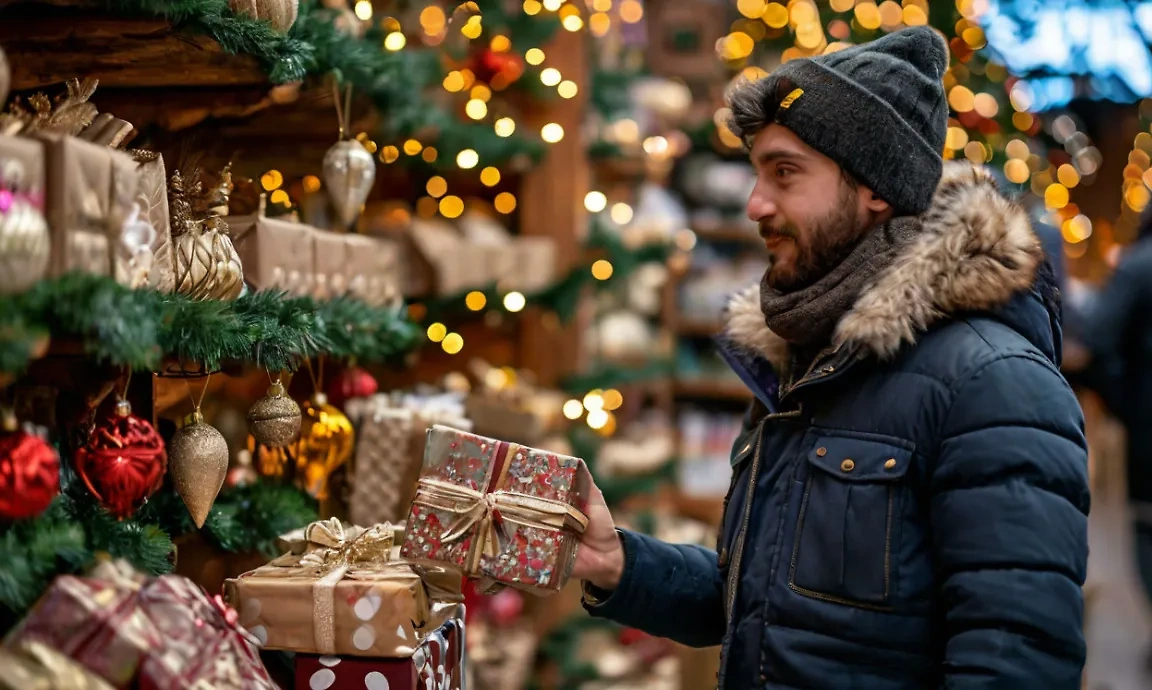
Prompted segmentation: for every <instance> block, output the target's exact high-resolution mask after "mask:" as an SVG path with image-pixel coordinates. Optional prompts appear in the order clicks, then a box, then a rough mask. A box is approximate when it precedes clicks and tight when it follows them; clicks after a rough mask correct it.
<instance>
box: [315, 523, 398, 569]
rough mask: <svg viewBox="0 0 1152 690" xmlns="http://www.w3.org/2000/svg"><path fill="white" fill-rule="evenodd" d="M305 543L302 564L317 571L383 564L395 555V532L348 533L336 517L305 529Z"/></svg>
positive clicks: (376, 528)
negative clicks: (393, 549)
mask: <svg viewBox="0 0 1152 690" xmlns="http://www.w3.org/2000/svg"><path fill="white" fill-rule="evenodd" d="M304 541H305V547H304V554H303V555H302V556H300V560H299V564H300V565H302V566H312V567H317V568H326V569H330V568H351V567H352V566H376V565H383V564H385V563H387V562H388V560H389V557H390V555H391V552H392V530H391V529H389V528H388V527H387V526H386V525H373V526H372V527H369V528H367V529H364V530H360V529H359V528H353V529H352V530H351V531H349V532H345V530H344V525H343V524H342V523H341V522H340V520H338V519H336V518H329V519H327V520H317V521H316V522H313V523H312V524H310V525H308V527H306V528H305V529H304Z"/></svg>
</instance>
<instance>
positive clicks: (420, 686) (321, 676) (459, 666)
mask: <svg viewBox="0 0 1152 690" xmlns="http://www.w3.org/2000/svg"><path fill="white" fill-rule="evenodd" d="M455 609H456V611H455V613H454V615H453V616H452V618H451V619H449V620H447V621H445V622H444V623H443V624H442V625H441V626H440V627H438V628H436V629H435V630H433V631H431V632H430V633H429V634H428V635H426V636H425V637H424V639H423V640H422V641H421V643H420V645H419V646H418V647H417V648H416V649H415V650H414V651H413V653H412V655H411V656H409V657H407V658H367V657H340V656H321V655H317V654H297V655H296V659H295V664H296V669H295V671H296V673H295V675H296V684H295V687H296V688H297V690H315V688H330V689H331V690H344V689H345V688H348V689H350V690H351V689H355V690H365V689H367V690H429V689H431V690H463V688H464V687H465V685H464V683H465V667H464V661H465V657H464V653H465V639H464V607H463V606H456V607H455Z"/></svg>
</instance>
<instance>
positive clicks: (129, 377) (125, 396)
mask: <svg viewBox="0 0 1152 690" xmlns="http://www.w3.org/2000/svg"><path fill="white" fill-rule="evenodd" d="M127 371H128V374H127V375H126V376H125V377H124V390H123V392H121V393H120V400H121V401H124V400H127V399H128V387H129V386H130V385H132V370H131V369H128V370H127ZM104 390H108V389H107V388H105V389H104Z"/></svg>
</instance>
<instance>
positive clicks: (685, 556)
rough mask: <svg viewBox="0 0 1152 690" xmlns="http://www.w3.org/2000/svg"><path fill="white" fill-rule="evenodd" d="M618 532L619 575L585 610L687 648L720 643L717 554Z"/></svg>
mask: <svg viewBox="0 0 1152 690" xmlns="http://www.w3.org/2000/svg"><path fill="white" fill-rule="evenodd" d="M620 533H621V538H622V540H623V542H624V559H625V560H624V562H625V565H624V577H623V579H621V581H620V586H619V587H617V588H616V590H615V591H613V592H612V593H610V594H608V595H607V596H606V598H604V599H602V600H601V601H600V602H599V603H596V604H590V603H588V602H585V605H584V606H585V608H586V609H587V610H588V612H589V613H591V614H592V615H593V616H596V617H599V618H607V619H609V620H613V621H615V622H617V623H620V624H621V625H626V626H628V627H631V628H637V629H639V630H643V631H644V632H646V633H648V634H649V635H655V636H657V637H667V638H669V639H671V640H675V641H676V642H679V643H681V644H685V645H688V646H690V647H711V646H713V645H718V644H720V639H721V637H723V635H724V604H723V594H722V590H723V587H724V583H723V581H722V580H721V577H720V567H719V564H718V561H717V557H716V552H715V551H711V550H709V549H705V548H703V547H700V546H686V545H673V544H667V543H665V542H662V541H660V540H659V539H655V538H653V537H649V536H646V535H643V534H638V533H635V532H629V531H627V530H621V531H620Z"/></svg>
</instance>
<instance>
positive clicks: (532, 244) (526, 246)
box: [512, 237, 556, 292]
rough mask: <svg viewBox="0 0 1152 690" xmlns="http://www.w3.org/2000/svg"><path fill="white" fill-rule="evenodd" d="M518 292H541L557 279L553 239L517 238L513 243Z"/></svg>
mask: <svg viewBox="0 0 1152 690" xmlns="http://www.w3.org/2000/svg"><path fill="white" fill-rule="evenodd" d="M512 252H513V254H514V255H515V257H516V266H517V271H516V274H515V282H516V288H515V289H517V290H520V291H522V292H539V291H540V290H543V289H544V288H546V287H548V286H549V285H551V284H552V281H554V280H555V279H556V242H555V240H553V239H552V238H551V237H517V238H516V239H515V241H514V243H513V249H512Z"/></svg>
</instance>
